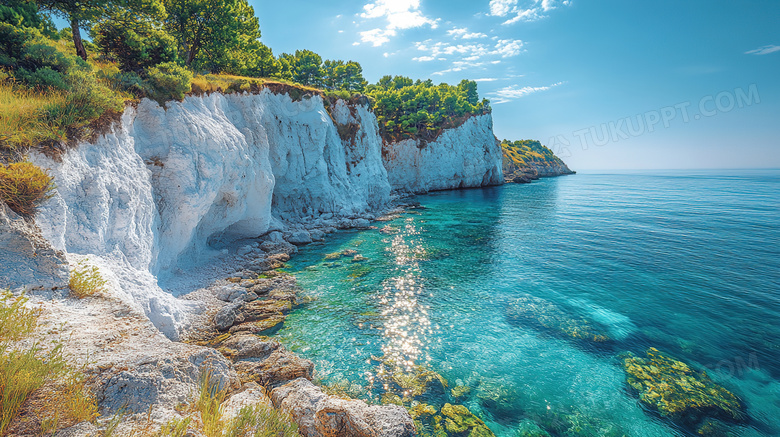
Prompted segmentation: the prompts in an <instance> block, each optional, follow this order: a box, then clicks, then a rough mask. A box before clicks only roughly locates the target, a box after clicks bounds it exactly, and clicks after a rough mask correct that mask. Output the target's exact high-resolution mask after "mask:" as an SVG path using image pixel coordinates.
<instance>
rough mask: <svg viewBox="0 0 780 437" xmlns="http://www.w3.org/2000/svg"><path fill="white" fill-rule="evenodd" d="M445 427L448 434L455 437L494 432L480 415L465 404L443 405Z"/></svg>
mask: <svg viewBox="0 0 780 437" xmlns="http://www.w3.org/2000/svg"><path fill="white" fill-rule="evenodd" d="M441 414H442V416H443V417H444V429H445V430H446V431H447V435H449V436H455V437H461V436H462V437H466V436H468V437H488V436H493V435H494V434H493V432H492V431H491V430H490V428H488V427H487V425H485V422H483V421H482V420H481V419H480V418H479V417H477V416H475V415H474V414H473V413H472V412H471V411H469V409H468V408H466V407H464V406H463V405H451V404H444V406H443V407H441Z"/></svg>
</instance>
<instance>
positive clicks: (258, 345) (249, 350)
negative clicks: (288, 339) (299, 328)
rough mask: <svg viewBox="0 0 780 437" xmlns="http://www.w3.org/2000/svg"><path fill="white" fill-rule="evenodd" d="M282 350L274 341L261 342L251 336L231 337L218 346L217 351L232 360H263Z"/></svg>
mask: <svg viewBox="0 0 780 437" xmlns="http://www.w3.org/2000/svg"><path fill="white" fill-rule="evenodd" d="M280 348H282V345H281V344H279V342H277V341H275V340H263V339H261V338H260V337H258V336H256V335H252V334H247V333H242V334H236V335H231V336H230V337H228V338H227V339H226V340H225V341H223V342H222V343H220V344H219V347H218V350H219V351H220V352H222V354H223V355H226V356H229V357H230V358H232V359H234V360H243V359H248V358H249V359H261V360H263V359H265V358H267V357H268V356H269V355H271V353H272V352H274V351H276V350H278V349H280Z"/></svg>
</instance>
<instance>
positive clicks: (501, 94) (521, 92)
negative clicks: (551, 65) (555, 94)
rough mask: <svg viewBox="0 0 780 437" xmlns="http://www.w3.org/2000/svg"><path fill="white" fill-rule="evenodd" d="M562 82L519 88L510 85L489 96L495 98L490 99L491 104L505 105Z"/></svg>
mask: <svg viewBox="0 0 780 437" xmlns="http://www.w3.org/2000/svg"><path fill="white" fill-rule="evenodd" d="M562 84H563V82H558V83H554V84H552V85H549V86H537V87H532V86H524V87H520V86H518V85H511V86H508V87H504V88H501V89H500V90H498V91H495V92H492V93H490V94H489V95H490V96H495V97H493V98H491V103H493V104H496V105H497V104H500V103H506V102H509V101H512V100H515V99H519V98H521V97H524V96H527V95H529V94H533V93H537V92H540V91H547V90H549V89H550V88H553V87H556V86H558V85H562Z"/></svg>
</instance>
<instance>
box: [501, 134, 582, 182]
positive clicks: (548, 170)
mask: <svg viewBox="0 0 780 437" xmlns="http://www.w3.org/2000/svg"><path fill="white" fill-rule="evenodd" d="M501 153H502V155H503V164H502V169H503V172H504V180H505V181H506V182H507V183H509V182H515V183H529V182H531V181H533V180H536V179H539V178H547V177H553V176H562V175H569V174H575V173H576V172H575V171H572V170H571V169H569V167H568V166H567V165H566V163H564V162H563V161H562V160H561V158H558V157H557V156H555V154H554V153H553V151H552V150H550V149H548V148H547V147H545V146H543V145H542V143H540V142H539V141H536V140H521V141H509V140H504V141H501Z"/></svg>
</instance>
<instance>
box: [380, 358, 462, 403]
mask: <svg viewBox="0 0 780 437" xmlns="http://www.w3.org/2000/svg"><path fill="white" fill-rule="evenodd" d="M373 359H374V360H376V361H379V368H378V370H377V378H378V379H379V380H380V381H382V382H383V383H384V385H385V386H386V387H387V390H389V391H390V392H394V393H395V394H397V395H399V396H401V397H402V398H403V401H404V402H409V401H411V400H413V399H431V398H433V399H445V398H446V388H447V380H446V379H444V377H443V376H441V375H440V374H438V373H437V372H435V371H433V370H431V369H429V368H427V367H424V366H419V365H405V364H402V363H398V362H397V361H396V360H393V359H391V358H373Z"/></svg>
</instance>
